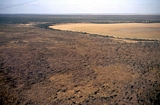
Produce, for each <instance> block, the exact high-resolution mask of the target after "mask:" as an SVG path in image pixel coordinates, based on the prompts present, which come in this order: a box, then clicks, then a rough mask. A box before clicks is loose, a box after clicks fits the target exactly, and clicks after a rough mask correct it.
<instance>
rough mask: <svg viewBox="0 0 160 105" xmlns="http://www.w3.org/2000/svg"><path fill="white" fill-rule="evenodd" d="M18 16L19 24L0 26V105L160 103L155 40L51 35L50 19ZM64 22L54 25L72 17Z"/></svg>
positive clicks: (159, 61)
mask: <svg viewBox="0 0 160 105" xmlns="http://www.w3.org/2000/svg"><path fill="white" fill-rule="evenodd" d="M5 16H6V15H2V16H1V17H0V18H1V19H2V17H5ZM7 16H8V15H7ZM7 16H6V17H7ZM22 16H23V15H22ZM22 16H17V17H19V18H20V19H19V21H20V22H18V20H16V21H15V18H14V17H15V16H10V15H9V16H8V18H6V19H8V20H10V23H7V22H8V21H5V19H4V18H3V19H4V20H3V22H2V20H1V24H0V104H1V105H74V104H75V105H116V104H117V105H123V104H125V105H158V104H159V103H160V41H159V40H146V39H144V40H143V39H129V38H126V39H121V38H114V37H111V36H101V35H95V34H88V33H84V32H71V31H60V30H53V29H49V28H48V25H49V24H53V23H54V22H51V21H52V19H53V17H54V16H52V17H49V16H47V17H48V18H47V19H48V22H47V23H46V20H47V19H46V20H44V19H41V18H40V19H39V18H38V19H39V22H34V21H35V20H34V16H32V17H30V16H28V15H27V16H28V17H27V16H24V17H26V18H27V19H28V20H27V19H26V18H23V17H22ZM29 17H30V18H29ZM35 17H36V16H35ZM62 17H63V16H62ZM66 17H67V16H66ZM88 17H89V16H88ZM154 17H155V16H154ZM157 17H158V16H157ZM36 18H37V17H36ZM42 18H44V16H42ZM74 18H75V17H74ZM79 18H80V17H79ZM25 19H26V20H27V21H29V22H32V23H29V22H26V20H25ZM32 19H33V20H32ZM38 19H37V21H38ZM49 19H50V20H49ZM65 19H66V18H65ZM65 19H64V18H54V19H53V20H55V21H57V23H59V22H60V21H63V22H62V23H64V21H67V22H69V21H71V20H72V19H73V17H72V18H71V17H68V18H67V19H66V20H65ZM76 19H77V17H76ZM76 19H75V20H74V19H73V20H72V21H74V22H76V21H78V22H80V21H81V20H78V19H77V20H76ZM81 19H83V21H89V19H88V20H87V18H84V17H81ZM100 19H101V18H100ZM133 19H136V18H133ZM158 19H159V18H158ZM43 20H44V23H42V21H43ZM92 20H93V19H91V20H90V21H92ZM144 20H145V19H144ZM146 20H147V19H146ZM151 20H154V19H151ZM94 21H96V19H95V20H94ZM97 21H100V20H97ZM106 21H108V20H107V19H106ZM156 21H159V20H156ZM23 22H24V23H25V22H26V23H25V24H22V23H23ZM141 22H142V21H141ZM55 24H56V22H55ZM131 42H132V43H131Z"/></svg>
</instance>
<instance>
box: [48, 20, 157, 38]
mask: <svg viewBox="0 0 160 105" xmlns="http://www.w3.org/2000/svg"><path fill="white" fill-rule="evenodd" d="M50 28H53V29H60V30H71V31H79V32H87V33H92V34H101V35H110V36H116V37H123V38H144V39H160V23H114V24H92V23H75V24H74V23H71V24H59V25H54V26H50Z"/></svg>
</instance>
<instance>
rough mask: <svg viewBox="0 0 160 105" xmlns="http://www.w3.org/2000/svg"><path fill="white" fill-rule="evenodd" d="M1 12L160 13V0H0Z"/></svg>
mask: <svg viewBox="0 0 160 105" xmlns="http://www.w3.org/2000/svg"><path fill="white" fill-rule="evenodd" d="M0 14H160V0H0Z"/></svg>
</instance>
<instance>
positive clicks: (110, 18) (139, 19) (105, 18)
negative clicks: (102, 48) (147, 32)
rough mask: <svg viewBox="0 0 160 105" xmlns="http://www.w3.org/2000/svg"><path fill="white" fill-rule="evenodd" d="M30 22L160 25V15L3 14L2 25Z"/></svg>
mask: <svg viewBox="0 0 160 105" xmlns="http://www.w3.org/2000/svg"><path fill="white" fill-rule="evenodd" d="M29 22H49V23H52V24H58V23H77V22H87V23H101V24H102V23H160V15H29V14H26V15H24V14H17V15H13V14H12V15H11V14H1V15H0V24H27V23H29Z"/></svg>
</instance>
